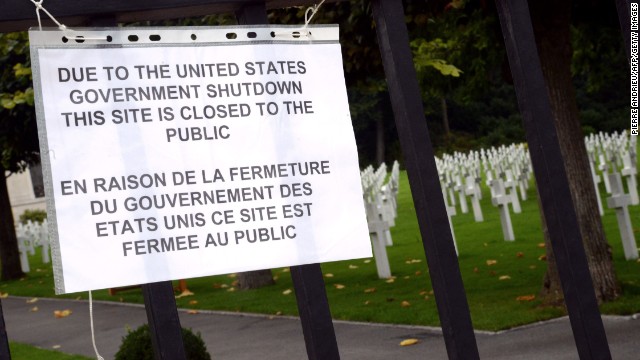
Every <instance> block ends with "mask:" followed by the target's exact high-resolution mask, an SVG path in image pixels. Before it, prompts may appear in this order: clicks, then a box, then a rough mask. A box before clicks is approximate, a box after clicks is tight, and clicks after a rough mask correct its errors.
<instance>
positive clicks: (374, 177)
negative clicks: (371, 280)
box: [361, 161, 400, 279]
mask: <svg viewBox="0 0 640 360" xmlns="http://www.w3.org/2000/svg"><path fill="white" fill-rule="evenodd" d="M387 175H388V174H387V166H386V165H385V164H382V165H380V167H378V169H377V170H374V168H373V167H372V166H369V167H367V168H366V169H364V170H363V171H362V172H361V178H362V193H363V197H364V204H365V211H366V214H367V223H368V225H369V234H370V236H371V242H372V245H373V256H374V257H375V260H376V268H377V270H378V277H380V278H381V279H386V278H390V277H391V267H390V266H389V258H388V256H387V249H386V247H387V246H391V245H393V240H392V239H391V231H390V228H391V227H392V226H394V225H395V218H396V216H397V204H398V203H397V195H398V189H399V177H400V164H399V163H398V162H397V161H395V162H394V163H393V167H392V168H391V175H390V176H389V177H388V181H387V182H386V183H385V180H387Z"/></svg>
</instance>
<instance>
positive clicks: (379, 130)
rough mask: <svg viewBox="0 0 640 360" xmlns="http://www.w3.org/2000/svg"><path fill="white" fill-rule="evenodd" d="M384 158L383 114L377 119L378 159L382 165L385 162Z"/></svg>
mask: <svg viewBox="0 0 640 360" xmlns="http://www.w3.org/2000/svg"><path fill="white" fill-rule="evenodd" d="M384 160H385V148H384V120H383V118H382V115H379V116H377V119H376V161H377V163H378V165H380V164H382V163H383V162H384Z"/></svg>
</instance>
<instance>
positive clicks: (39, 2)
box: [29, 0, 107, 40]
mask: <svg viewBox="0 0 640 360" xmlns="http://www.w3.org/2000/svg"><path fill="white" fill-rule="evenodd" d="M29 1H31V2H32V3H33V5H35V7H36V17H37V18H38V28H39V29H40V31H42V21H41V19H40V10H42V11H44V13H45V14H47V16H49V18H50V19H51V20H53V22H54V23H56V25H58V29H60V30H61V31H65V30H70V31H73V30H72V29H69V28H67V26H66V25H64V24H62V23H60V22H59V21H58V20H56V18H54V17H53V15H51V13H50V12H49V11H47V9H45V8H44V6H42V2H43V1H44V0H29ZM65 37H66V38H67V39H69V40H107V38H106V37H104V38H101V37H100V38H90V37H83V36H66V35H65Z"/></svg>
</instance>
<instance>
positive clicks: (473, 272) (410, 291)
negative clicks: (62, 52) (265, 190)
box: [0, 172, 640, 330]
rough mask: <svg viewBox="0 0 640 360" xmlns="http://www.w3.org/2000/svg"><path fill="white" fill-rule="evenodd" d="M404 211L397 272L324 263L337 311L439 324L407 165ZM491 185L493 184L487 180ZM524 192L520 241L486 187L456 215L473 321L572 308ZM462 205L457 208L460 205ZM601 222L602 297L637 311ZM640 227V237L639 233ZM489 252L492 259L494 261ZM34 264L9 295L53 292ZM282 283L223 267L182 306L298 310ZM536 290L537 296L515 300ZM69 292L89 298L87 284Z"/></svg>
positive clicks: (192, 284)
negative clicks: (545, 285)
mask: <svg viewBox="0 0 640 360" xmlns="http://www.w3.org/2000/svg"><path fill="white" fill-rule="evenodd" d="M400 186H401V187H400V189H401V190H400V194H399V199H398V203H399V207H398V209H399V213H398V218H397V220H396V226H395V227H394V228H393V229H392V237H393V242H394V244H393V246H391V247H388V248H387V251H388V255H389V261H390V264H391V270H392V273H393V275H394V276H395V278H394V279H393V280H392V281H389V280H381V279H378V278H377V274H376V269H375V262H374V260H373V259H359V260H351V261H341V262H333V263H325V264H322V270H323V273H324V274H325V282H326V290H327V294H328V297H329V301H330V304H331V311H332V314H333V317H334V318H335V319H344V320H356V321H374V322H385V323H399V324H420V325H438V324H439V320H438V313H437V310H436V305H435V300H434V296H433V293H432V288H431V282H430V279H429V272H428V269H427V263H426V261H425V255H424V251H423V247H422V242H421V238H420V234H419V231H418V223H417V219H416V216H415V210H414V207H413V202H412V199H411V195H410V191H409V186H408V180H407V177H406V173H404V172H403V173H402V174H401V185H400ZM487 192H488V190H487ZM528 196H529V199H528V200H527V201H524V202H522V213H521V214H512V217H511V219H512V222H513V228H514V232H515V236H516V241H514V242H505V241H504V240H503V237H502V230H501V227H500V220H499V214H498V210H497V209H496V208H494V207H493V206H491V203H490V199H489V194H488V193H485V194H484V197H483V200H482V209H483V212H484V218H485V221H484V222H482V223H475V222H474V220H473V214H472V213H471V212H469V213H468V214H460V213H459V214H458V215H456V216H455V217H453V224H454V231H455V236H456V239H457V243H458V249H459V252H460V255H459V263H460V271H461V273H462V277H463V281H464V286H465V289H466V292H467V297H468V301H469V306H470V309H471V314H472V318H473V324H474V327H475V328H477V329H485V330H500V329H505V328H509V327H513V326H517V325H521V324H527V323H531V322H535V321H539V320H544V319H549V318H553V317H557V316H561V315H564V314H565V311H564V309H562V308H549V307H542V306H540V301H539V300H538V299H537V295H538V292H539V290H540V287H541V285H542V279H543V275H544V273H545V270H546V266H547V263H546V261H544V260H543V259H541V256H542V255H544V254H545V249H544V248H542V247H540V244H541V243H543V242H544V241H543V237H542V232H541V229H540V214H539V212H538V205H537V200H536V198H535V196H536V193H535V189H534V188H533V187H532V188H530V189H529V193H528ZM630 210H631V218H632V221H634V226H635V228H634V230H635V232H636V234H638V231H639V229H638V226H640V221H639V219H640V206H634V207H631V208H630ZM458 212H459V209H458ZM603 223H604V226H605V231H606V235H607V238H608V239H609V242H610V244H611V246H612V248H613V256H614V261H615V269H616V272H617V276H618V280H619V281H620V283H621V285H622V290H623V294H622V296H621V297H620V298H619V299H618V300H616V301H615V302H612V303H607V304H604V305H602V308H601V309H602V311H603V312H604V313H609V314H631V313H636V312H640V262H636V261H625V260H624V255H623V251H622V245H621V243H620V234H619V232H618V228H617V223H616V219H615V214H614V213H613V211H612V210H606V214H605V216H604V217H603ZM636 237H639V236H638V235H636ZM488 260H495V264H493V265H488V263H487V261H488ZM31 268H32V271H31V272H30V273H29V274H28V275H27V276H26V277H25V278H23V279H21V280H19V281H13V282H4V283H2V284H0V291H1V292H3V293H8V294H11V295H20V296H36V297H54V296H55V295H54V291H53V275H52V269H51V266H50V265H48V264H46V265H45V264H42V263H41V262H40V256H39V254H36V256H32V257H31ZM273 275H274V277H275V278H276V285H274V286H270V287H266V288H262V289H258V290H251V291H239V290H237V289H236V287H235V286H234V285H235V284H234V281H235V277H234V275H233V274H231V275H221V276H213V277H204V278H197V279H189V280H188V287H189V290H191V291H192V292H193V293H194V295H192V296H186V297H181V298H178V299H177V300H176V301H177V304H178V306H179V307H181V308H189V309H196V310H198V309H215V310H227V311H238V312H257V313H265V314H273V315H280V314H283V315H296V314H297V308H296V301H295V294H294V293H293V291H289V290H293V286H292V282H291V277H290V275H289V274H288V269H273ZM530 295H534V296H536V298H535V299H533V300H532V301H523V300H516V298H518V297H520V296H530ZM64 297H68V298H82V299H86V298H87V294H86V293H78V294H69V295H65V296H64ZM94 298H96V299H100V300H111V301H125V302H137V303H141V302H143V299H142V294H141V292H140V290H130V291H124V292H120V293H118V294H117V295H115V296H109V295H108V294H107V291H106V290H102V291H95V292H94Z"/></svg>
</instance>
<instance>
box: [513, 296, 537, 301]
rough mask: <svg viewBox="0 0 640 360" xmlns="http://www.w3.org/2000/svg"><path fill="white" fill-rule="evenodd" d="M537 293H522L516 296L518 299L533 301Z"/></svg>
mask: <svg viewBox="0 0 640 360" xmlns="http://www.w3.org/2000/svg"><path fill="white" fill-rule="evenodd" d="M535 298H536V296H535V295H521V296H518V297H517V298H516V300H517V301H533V300H535Z"/></svg>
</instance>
